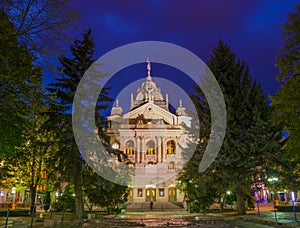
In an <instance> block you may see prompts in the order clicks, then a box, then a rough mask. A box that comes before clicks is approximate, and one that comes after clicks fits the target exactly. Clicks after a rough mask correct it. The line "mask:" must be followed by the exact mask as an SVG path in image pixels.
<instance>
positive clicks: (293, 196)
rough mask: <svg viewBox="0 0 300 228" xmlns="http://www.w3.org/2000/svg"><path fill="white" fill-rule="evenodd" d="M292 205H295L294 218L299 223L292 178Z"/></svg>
mask: <svg viewBox="0 0 300 228" xmlns="http://www.w3.org/2000/svg"><path fill="white" fill-rule="evenodd" d="M292 203H293V212H294V218H295V221H296V222H298V221H297V213H296V208H295V191H294V178H292Z"/></svg>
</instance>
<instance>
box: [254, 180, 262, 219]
mask: <svg viewBox="0 0 300 228" xmlns="http://www.w3.org/2000/svg"><path fill="white" fill-rule="evenodd" d="M255 187H256V194H257V201H256V204H257V213H258V215H260V211H259V201H260V190H261V187H262V186H261V184H256V185H255Z"/></svg>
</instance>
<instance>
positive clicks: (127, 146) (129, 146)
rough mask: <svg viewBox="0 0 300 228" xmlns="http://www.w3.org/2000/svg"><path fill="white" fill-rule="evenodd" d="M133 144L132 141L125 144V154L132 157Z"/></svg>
mask: <svg viewBox="0 0 300 228" xmlns="http://www.w3.org/2000/svg"><path fill="white" fill-rule="evenodd" d="M133 148H134V143H133V141H132V140H129V141H127V142H126V144H125V154H127V155H133V154H134V150H133Z"/></svg>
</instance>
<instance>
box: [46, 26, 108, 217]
mask: <svg viewBox="0 0 300 228" xmlns="http://www.w3.org/2000/svg"><path fill="white" fill-rule="evenodd" d="M70 49H71V53H72V58H67V57H62V58H60V63H61V65H62V66H61V68H60V70H61V72H62V73H63V77H61V78H57V79H56V82H55V83H52V84H50V88H49V91H50V93H51V94H52V96H55V97H56V100H57V103H52V114H50V115H51V119H52V121H54V125H53V126H54V128H58V129H60V130H59V132H58V137H59V140H60V142H59V145H58V147H59V150H58V152H57V153H56V156H54V158H53V159H54V161H55V163H56V165H57V166H58V169H59V173H60V175H61V177H62V178H63V179H64V180H65V181H68V182H71V183H73V184H74V190H75V205H76V214H77V216H78V217H79V218H81V217H82V216H83V213H84V211H83V196H82V170H83V167H84V165H85V161H84V159H83V157H82V155H81V154H80V151H79V150H78V147H77V145H76V142H75V139H74V135H73V130H72V115H71V114H72V104H73V98H74V95H75V91H76V88H77V85H78V84H79V82H80V80H81V78H82V77H83V75H84V73H85V72H86V71H87V69H88V68H89V67H90V66H91V65H92V63H93V62H94V60H93V54H94V42H93V39H92V37H91V30H90V29H89V30H88V31H87V32H86V33H84V34H83V40H75V41H74V43H73V44H72V45H71V47H70ZM100 90H101V88H99V91H100ZM104 91H106V90H104ZM99 99H100V102H101V103H98V104H97V112H96V114H95V116H96V119H97V124H98V127H99V132H100V133H99V135H101V136H102V137H104V134H103V132H102V131H101V129H102V126H101V125H102V124H103V120H104V119H103V117H101V115H100V114H99V109H105V108H107V107H108V104H107V103H106V102H109V101H111V99H109V98H108V97H107V96H106V93H105V92H104V93H102V95H101V96H100V98H99Z"/></svg>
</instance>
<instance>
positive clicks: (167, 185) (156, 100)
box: [107, 61, 192, 202]
mask: <svg viewBox="0 0 300 228" xmlns="http://www.w3.org/2000/svg"><path fill="white" fill-rule="evenodd" d="M147 70H148V74H147V76H146V80H145V81H144V82H143V83H142V85H141V87H140V88H138V90H137V93H136V94H135V95H133V94H131V101H130V111H129V112H128V113H123V109H122V107H121V106H120V105H119V103H118V100H116V102H115V106H114V107H113V108H112V110H111V113H110V116H108V123H109V124H108V129H107V133H108V135H109V136H110V143H111V146H112V147H113V148H114V149H119V150H121V151H124V153H125V154H126V155H127V156H128V160H129V162H128V166H129V167H130V168H132V169H133V171H134V178H133V181H132V185H131V186H130V194H129V198H128V201H129V202H148V201H156V202H176V201H181V202H182V201H183V197H184V196H183V194H182V193H180V192H179V190H178V189H177V188H176V185H177V180H176V174H177V173H178V171H179V170H181V169H182V167H183V165H184V160H183V152H182V149H183V148H184V147H185V146H186V141H187V137H188V135H187V133H186V131H185V126H188V127H190V126H191V119H192V118H191V117H190V116H189V115H188V114H187V112H186V109H185V107H183V106H182V101H179V107H178V108H177V110H176V112H175V113H172V112H170V110H169V101H168V94H166V95H165V96H163V94H162V92H161V89H160V88H158V87H157V85H156V83H155V82H154V81H153V80H152V77H151V65H150V62H149V61H148V62H147Z"/></svg>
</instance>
